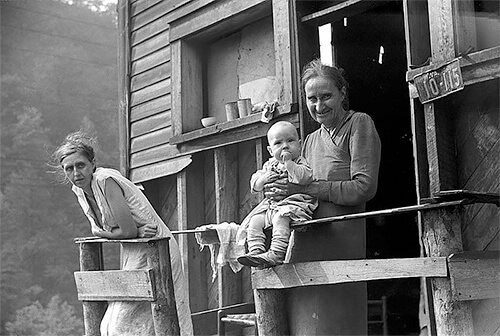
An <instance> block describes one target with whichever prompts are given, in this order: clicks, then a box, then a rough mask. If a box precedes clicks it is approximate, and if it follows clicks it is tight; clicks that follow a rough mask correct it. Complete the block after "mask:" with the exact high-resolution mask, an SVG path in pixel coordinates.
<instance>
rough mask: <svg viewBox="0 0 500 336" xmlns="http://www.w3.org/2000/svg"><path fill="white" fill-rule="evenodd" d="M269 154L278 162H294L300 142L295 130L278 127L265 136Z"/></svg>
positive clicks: (298, 152) (298, 153)
mask: <svg viewBox="0 0 500 336" xmlns="http://www.w3.org/2000/svg"><path fill="white" fill-rule="evenodd" d="M267 139H268V142H269V146H268V147H267V149H268V150H269V153H270V154H271V155H272V156H273V157H274V158H275V159H276V160H278V161H280V162H284V161H285V160H289V159H291V160H294V159H296V158H297V157H298V156H299V155H300V141H299V136H298V134H297V131H296V130H295V128H294V127H293V126H292V127H279V128H276V129H273V130H271V131H270V133H269V134H268V136H267Z"/></svg>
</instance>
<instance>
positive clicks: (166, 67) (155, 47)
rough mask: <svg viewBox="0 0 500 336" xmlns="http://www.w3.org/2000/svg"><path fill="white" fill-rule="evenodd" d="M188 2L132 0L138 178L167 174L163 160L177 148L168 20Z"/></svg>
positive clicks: (134, 174) (133, 152)
mask: <svg viewBox="0 0 500 336" xmlns="http://www.w3.org/2000/svg"><path fill="white" fill-rule="evenodd" d="M189 2H190V1H170V0H169V1H157V0H155V1H153V0H136V1H130V7H129V8H128V13H129V18H128V21H127V22H128V30H129V39H130V42H129V43H130V45H129V47H130V50H129V52H130V60H129V69H128V71H129V78H130V83H129V92H128V95H129V101H128V104H129V109H130V114H129V116H128V123H129V141H130V142H129V146H128V155H129V160H130V161H129V167H128V168H129V169H130V177H131V179H132V180H133V181H135V182H141V181H144V180H149V179H152V178H156V177H160V176H164V175H166V171H165V170H166V169H167V167H166V166H165V162H164V161H165V160H166V159H167V158H168V157H172V156H174V155H175V154H177V153H178V151H177V147H176V146H171V145H170V144H169V139H170V137H171V136H172V118H171V91H172V89H171V73H172V72H171V57H170V29H169V24H168V23H169V22H170V21H172V20H173V19H175V17H177V16H179V15H182V11H189V10H191V9H192V8H191V7H189V6H183V5H185V4H186V3H189ZM127 3H128V1H127ZM188 7H189V8H188ZM179 8H180V9H179Z"/></svg>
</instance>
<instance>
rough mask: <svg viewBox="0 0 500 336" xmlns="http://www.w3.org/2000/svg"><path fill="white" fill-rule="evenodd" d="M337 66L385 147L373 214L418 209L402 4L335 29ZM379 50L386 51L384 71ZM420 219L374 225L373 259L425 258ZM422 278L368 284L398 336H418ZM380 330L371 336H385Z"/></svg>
mask: <svg viewBox="0 0 500 336" xmlns="http://www.w3.org/2000/svg"><path fill="white" fill-rule="evenodd" d="M332 26H333V28H332V30H333V41H334V44H335V47H336V60H337V63H338V65H339V66H340V67H342V68H343V69H344V70H345V72H346V75H347V79H348V81H349V83H350V90H349V92H350V104H351V109H353V110H356V111H362V112H366V113H368V114H369V115H370V116H371V117H372V118H373V119H374V121H375V125H376V127H377V130H378V132H379V135H380V138H381V142H382V161H381V167H380V175H379V186H378V192H377V195H376V196H375V198H374V199H373V200H372V201H370V202H369V203H368V205H367V211H371V210H379V209H389V208H396V207H402V206H407V205H414V204H416V203H417V200H416V187H415V173H414V162H413V154H412V138H411V136H412V135H411V134H412V133H411V123H410V105H409V96H408V86H407V84H406V81H405V74H406V70H407V65H406V64H407V62H406V51H405V34H404V21H403V9H402V2H390V3H388V4H387V5H383V6H380V7H377V8H375V9H373V10H370V11H368V12H365V13H362V14H359V15H356V16H352V17H349V18H348V21H347V26H344V22H343V21H339V22H334V23H332ZM380 46H383V47H384V54H383V56H382V64H380V63H379V51H380ZM418 237H419V235H418V227H417V222H416V214H408V215H394V216H386V217H378V218H370V219H367V258H369V259H378V258H405V257H418V256H419V249H420V248H419V243H418ZM419 283H420V281H419V279H403V280H400V279H398V280H387V281H371V282H368V297H369V299H380V298H381V297H382V296H386V298H387V308H388V316H387V319H388V328H389V333H390V334H393V335H411V334H418V332H419V322H418V306H419V292H420V289H419V288H420V285H419ZM376 328H378V326H373V328H371V327H370V330H369V332H370V334H378V333H380V330H378V329H376Z"/></svg>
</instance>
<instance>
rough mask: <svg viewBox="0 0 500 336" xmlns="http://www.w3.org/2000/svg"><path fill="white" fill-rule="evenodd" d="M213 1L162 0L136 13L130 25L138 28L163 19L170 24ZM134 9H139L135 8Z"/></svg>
mask: <svg viewBox="0 0 500 336" xmlns="http://www.w3.org/2000/svg"><path fill="white" fill-rule="evenodd" d="M214 1H215V0H194V1H191V0H177V1H176V0H163V1H159V2H157V1H154V2H156V3H155V4H154V5H153V6H151V7H150V8H148V9H147V10H143V11H141V12H138V13H137V15H134V16H133V17H132V18H131V21H130V22H131V23H132V25H133V26H134V27H136V28H140V27H143V26H144V25H146V24H149V23H151V22H152V21H154V20H156V19H158V18H163V19H165V20H167V21H168V22H171V21H173V20H175V19H177V18H179V17H181V16H184V15H186V14H188V13H191V12H193V11H195V10H197V9H199V8H201V7H203V6H206V5H207V4H209V3H211V2H214ZM136 9H139V10H140V9H141V8H138V7H136Z"/></svg>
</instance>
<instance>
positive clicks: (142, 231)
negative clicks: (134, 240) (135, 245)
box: [137, 223, 158, 238]
mask: <svg viewBox="0 0 500 336" xmlns="http://www.w3.org/2000/svg"><path fill="white" fill-rule="evenodd" d="M157 231H158V227H157V225H156V224H154V223H148V224H146V225H143V226H141V227H138V228H137V237H138V238H151V237H154V236H155V235H156V232H157Z"/></svg>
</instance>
